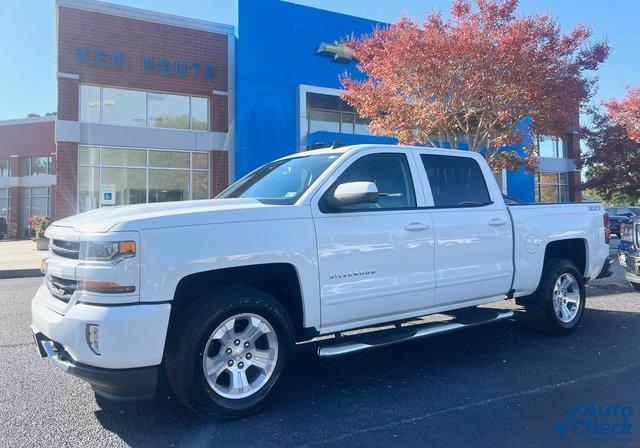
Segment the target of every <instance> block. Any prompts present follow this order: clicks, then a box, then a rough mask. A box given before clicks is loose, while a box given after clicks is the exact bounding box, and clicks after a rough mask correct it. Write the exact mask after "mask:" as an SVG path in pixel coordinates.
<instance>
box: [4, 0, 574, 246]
mask: <svg viewBox="0 0 640 448" xmlns="http://www.w3.org/2000/svg"><path fill="white" fill-rule="evenodd" d="M236 3H237V11H236V12H237V20H236V26H235V27H234V26H230V25H224V24H219V23H212V22H208V21H203V20H198V19H194V18H186V17H178V16H173V15H168V14H162V13H158V12H154V11H146V10H141V9H136V8H129V7H126V6H121V5H116V4H110V3H104V2H98V1H93V0H58V1H57V3H56V20H57V28H56V30H57V31H56V33H57V36H56V38H57V92H58V104H57V115H53V116H49V117H36V118H27V119H16V120H7V121H1V122H0V216H3V217H4V218H6V220H7V222H8V227H9V231H10V236H11V237H26V236H29V234H30V229H29V217H30V216H35V215H45V216H49V217H51V218H52V219H59V218H62V217H65V216H70V215H72V214H75V213H79V212H84V211H87V210H91V209H94V208H97V207H107V206H114V205H122V204H139V203H152V202H164V201H180V200H190V199H205V198H210V197H214V196H215V195H216V194H218V193H219V192H220V191H222V190H223V189H224V188H225V187H226V186H227V185H228V183H229V182H232V181H233V180H235V179H237V178H239V177H241V176H243V175H245V174H247V173H248V172H250V171H251V170H253V169H254V168H256V167H258V166H260V165H262V164H264V163H266V162H268V161H271V160H273V159H275V158H278V157H281V156H284V155H288V154H291V153H293V152H298V151H305V150H307V149H310V148H315V147H318V146H322V145H327V144H332V143H333V142H336V141H339V142H341V143H345V144H351V143H395V142H396V141H395V139H394V138H393V137H386V136H374V135H371V134H370V132H369V130H368V128H367V120H365V119H364V118H361V117H359V116H358V114H357V112H356V111H355V110H353V108H351V107H350V106H348V105H347V104H345V103H344V102H343V101H342V100H341V99H340V89H341V84H340V76H341V75H342V74H344V73H345V72H349V73H351V74H352V76H354V77H358V76H362V75H361V74H359V72H358V71H357V69H356V62H355V61H354V60H353V59H352V57H351V55H350V54H349V52H348V51H346V49H345V48H344V47H342V46H341V45H339V41H340V40H341V39H343V38H345V37H348V36H350V35H356V36H357V35H362V34H366V33H369V32H371V30H372V29H373V27H375V26H384V24H381V23H379V22H375V21H371V20H368V19H364V18H360V17H353V16H348V15H344V14H338V13H334V12H329V11H324V10H320V9H315V8H310V7H305V6H300V5H295V4H293V3H289V2H286V1H283V0H260V1H254V0H238V1H237V2H236ZM212 7H213V6H212ZM576 130H577V120H576V129H568V130H567V133H566V134H565V135H560V136H554V137H551V136H532V135H528V136H527V140H525V142H524V143H523V145H521V147H524V145H526V144H528V143H530V142H531V141H534V142H535V143H536V144H538V146H539V156H540V157H539V162H540V163H539V170H540V171H539V172H538V173H535V174H530V173H526V172H524V171H522V170H520V171H508V172H506V171H505V172H503V173H500V174H498V175H497V176H496V177H497V180H498V182H499V183H500V185H501V186H502V189H503V191H504V193H505V194H508V195H510V196H513V197H516V198H519V199H522V200H525V201H545V202H563V201H569V200H579V199H580V191H579V189H578V188H577V187H578V183H579V181H580V175H579V172H578V171H577V169H576V165H575V163H574V159H575V158H576V157H577V156H578V154H579V141H578V137H577V132H575V131H576Z"/></svg>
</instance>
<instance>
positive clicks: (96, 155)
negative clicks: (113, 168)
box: [80, 146, 100, 165]
mask: <svg viewBox="0 0 640 448" xmlns="http://www.w3.org/2000/svg"><path fill="white" fill-rule="evenodd" d="M99 164H100V148H96V147H93V146H91V147H90V146H81V147H80V165H99Z"/></svg>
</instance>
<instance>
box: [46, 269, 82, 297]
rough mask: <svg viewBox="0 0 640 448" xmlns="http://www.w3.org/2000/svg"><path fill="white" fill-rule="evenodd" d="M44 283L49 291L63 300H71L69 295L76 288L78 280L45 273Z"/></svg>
mask: <svg viewBox="0 0 640 448" xmlns="http://www.w3.org/2000/svg"><path fill="white" fill-rule="evenodd" d="M46 284H47V288H49V292H50V293H51V294H52V295H53V296H54V297H56V298H58V299H60V300H62V301H63V302H68V301H69V300H71V296H72V295H73V293H74V292H75V290H76V289H78V282H76V281H75V280H70V279H67V278H60V277H55V276H53V275H47V277H46Z"/></svg>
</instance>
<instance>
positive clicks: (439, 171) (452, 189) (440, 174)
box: [420, 154, 491, 207]
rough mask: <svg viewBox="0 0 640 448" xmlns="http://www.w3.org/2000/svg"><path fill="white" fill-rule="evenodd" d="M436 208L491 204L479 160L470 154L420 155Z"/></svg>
mask: <svg viewBox="0 0 640 448" xmlns="http://www.w3.org/2000/svg"><path fill="white" fill-rule="evenodd" d="M420 158H421V159H422V163H423V165H424V169H425V171H426V172H427V177H428V179H429V185H430V186H431V193H432V194H433V202H434V205H435V206H436V207H464V206H476V205H485V204H489V203H491V199H490V197H489V191H488V190H487V184H486V183H485V181H484V176H483V175H482V171H481V170H480V166H479V165H478V162H476V161H475V160H473V159H472V158H469V157H455V156H440V155H431V154H421V155H420Z"/></svg>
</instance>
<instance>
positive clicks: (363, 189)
mask: <svg viewBox="0 0 640 448" xmlns="http://www.w3.org/2000/svg"><path fill="white" fill-rule="evenodd" d="M378 196H379V194H378V188H377V187H376V184H374V183H373V182H348V183H346V184H340V185H338V186H337V188H336V190H335V191H334V193H333V197H332V198H331V199H332V200H331V204H330V205H331V206H332V207H333V208H337V209H339V208H342V207H347V206H350V205H357V204H375V203H377V202H378Z"/></svg>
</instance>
